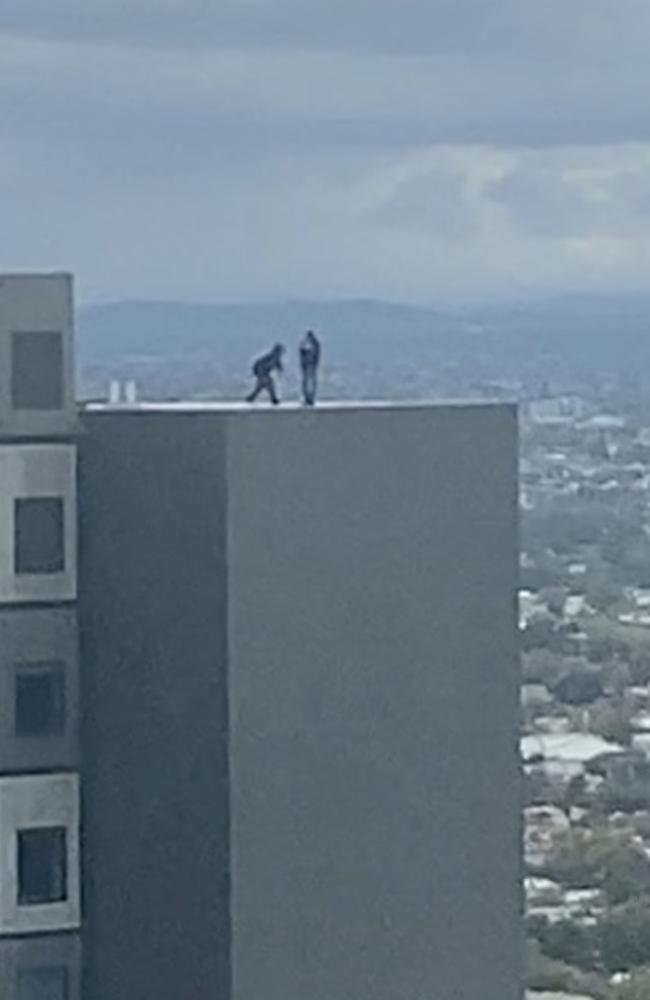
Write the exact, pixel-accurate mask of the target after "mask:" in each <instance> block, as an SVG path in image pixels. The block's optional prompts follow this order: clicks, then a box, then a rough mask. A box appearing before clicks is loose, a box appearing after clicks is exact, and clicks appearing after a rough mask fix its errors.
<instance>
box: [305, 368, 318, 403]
mask: <svg viewBox="0 0 650 1000" xmlns="http://www.w3.org/2000/svg"><path fill="white" fill-rule="evenodd" d="M303 395H304V397H305V403H306V404H307V406H313V405H314V403H315V402H316V369H315V368H307V369H305V373H304V376H303Z"/></svg>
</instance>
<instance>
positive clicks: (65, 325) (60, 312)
mask: <svg viewBox="0 0 650 1000" xmlns="http://www.w3.org/2000/svg"><path fill="white" fill-rule="evenodd" d="M58 331H60V332H61V334H62V337H63V400H62V403H63V405H62V407H61V408H60V409H57V410H33V409H30V410H25V409H21V410H16V409H15V408H14V406H13V403H12V387H11V338H12V334H13V333H14V332H28V333H36V332H46V333H47V332H58ZM73 346H74V345H73V301H72V278H71V276H70V275H67V274H45V275H0V436H1V437H4V438H12V437H23V438H24V437H34V438H39V437H46V438H52V437H55V436H57V435H64V436H65V435H69V434H71V433H74V431H75V428H76V408H75V391H74V359H73Z"/></svg>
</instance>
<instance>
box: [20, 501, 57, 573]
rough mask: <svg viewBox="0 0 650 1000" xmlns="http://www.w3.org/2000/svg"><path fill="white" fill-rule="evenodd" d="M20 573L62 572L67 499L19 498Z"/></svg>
mask: <svg viewBox="0 0 650 1000" xmlns="http://www.w3.org/2000/svg"><path fill="white" fill-rule="evenodd" d="M14 557H15V570H16V573H60V572H61V571H62V570H63V567H64V562H65V559H64V550H63V500H62V499H61V498H60V497H30V498H29V499H25V500H16V501H15V552H14Z"/></svg>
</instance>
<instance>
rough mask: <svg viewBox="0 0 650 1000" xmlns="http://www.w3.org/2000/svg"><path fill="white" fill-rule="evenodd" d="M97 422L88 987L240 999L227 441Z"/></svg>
mask: <svg viewBox="0 0 650 1000" xmlns="http://www.w3.org/2000/svg"><path fill="white" fill-rule="evenodd" d="M85 429H86V434H85V435H84V438H83V441H82V448H81V463H80V517H81V544H80V580H81V585H80V599H81V600H80V637H81V657H82V662H83V676H82V692H83V697H82V704H83V708H82V757H83V764H82V777H83V787H84V831H85V853H84V858H85V864H84V894H85V910H84V976H85V985H84V996H85V998H86V1000H136V998H138V1000H139V998H142V1000H144V998H147V1000H149V998H153V997H155V998H156V1000H180V998H186V997H187V998H188V1000H189V998H190V997H191V998H192V1000H216V998H219V1000H222V998H223V1000H226V998H227V997H228V995H229V916H228V903H229V900H228V829H229V816H228V776H227V766H228V765H227V711H226V709H227V699H226V662H225V627H224V626H225V604H226V592H225V575H224V573H225V522H224V507H225V492H224V477H223V465H224V448H225V442H224V439H223V434H222V432H221V429H220V426H219V425H216V424H215V423H214V421H210V422H209V423H206V420H205V419H204V418H202V417H201V416H196V417H180V418H166V417H160V416H158V417H157V416H155V415H152V416H151V417H148V416H144V415H141V416H137V415H136V416H129V415H128V414H122V415H120V414H118V415H112V416H111V415H110V414H106V415H101V414H97V415H87V416H86V418H85Z"/></svg>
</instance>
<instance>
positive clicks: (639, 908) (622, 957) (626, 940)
mask: <svg viewBox="0 0 650 1000" xmlns="http://www.w3.org/2000/svg"><path fill="white" fill-rule="evenodd" d="M598 946H599V950H600V955H601V960H602V962H603V965H604V966H605V968H606V969H607V970H608V972H610V973H614V972H630V971H632V970H634V969H635V968H639V967H642V966H644V965H645V964H646V963H647V961H648V956H650V905H649V904H648V901H647V900H637V901H635V902H633V903H629V904H628V905H627V906H624V907H621V908H619V909H617V910H613V911H612V912H611V913H609V914H608V915H607V916H606V917H605V918H604V919H603V920H602V921H601V922H600V924H599V926H598Z"/></svg>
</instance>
